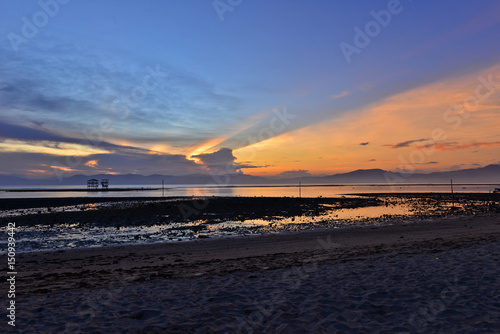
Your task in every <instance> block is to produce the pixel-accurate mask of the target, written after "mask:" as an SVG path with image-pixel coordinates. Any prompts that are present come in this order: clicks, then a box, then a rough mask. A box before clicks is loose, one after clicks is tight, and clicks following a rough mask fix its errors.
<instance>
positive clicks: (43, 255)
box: [0, 214, 500, 333]
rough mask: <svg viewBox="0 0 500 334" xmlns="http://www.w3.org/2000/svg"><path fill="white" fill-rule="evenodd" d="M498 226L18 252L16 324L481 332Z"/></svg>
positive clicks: (491, 318) (493, 311) (422, 226)
mask: <svg viewBox="0 0 500 334" xmlns="http://www.w3.org/2000/svg"><path fill="white" fill-rule="evenodd" d="M499 237H500V215H499V214H488V215H478V216H470V217H449V218H441V219H437V220H435V221H428V222H421V223H413V224H405V225H393V226H381V227H365V228H355V229H347V230H342V229H339V230H322V231H308V232H301V233H284V234H278V235H267V236H253V237H241V238H231V239H207V240H197V241H190V242H182V243H177V244H174V243H172V244H150V245H140V246H139V245H137V246H117V247H102V248H90V249H81V250H65V251H51V252H34V253H23V254H18V255H17V263H18V273H19V274H18V286H17V289H18V298H17V303H18V305H19V306H20V308H22V311H19V313H18V323H19V325H20V327H18V329H21V331H22V329H23V328H24V329H25V332H33V330H34V331H35V332H54V333H55V332H62V333H65V332H67V333H71V332H78V331H80V330H81V332H107V333H121V332H123V333H127V332H143V333H153V332H156V333H162V332H166V333H193V332H200V333H210V332H216V333H234V332H254V333H262V332H270V331H271V332H282V333H302V332H319V333H326V332H336V331H337V332H339V333H340V332H352V331H360V332H379V331H380V332H384V331H385V332H387V331H389V332H400V333H414V332H427V331H428V330H429V329H434V330H432V331H433V332H435V331H445V332H450V331H451V332H457V331H459V330H461V331H462V332H470V331H471V330H473V329H475V330H476V332H485V333H486V332H492V330H493V328H496V327H495V326H497V325H498V319H499V316H500V311H499V306H498V302H497V301H495V300H497V299H496V298H497V297H498V293H497V291H498V283H497V277H498V274H499V266H498V262H497V261H498V260H499V253H500V249H499V247H500V243H499ZM0 260H1V261H2V262H3V263H6V259H5V257H4V256H2V258H1V259H0ZM470 277H473V279H472V280H471V279H470ZM450 286H451V288H450ZM453 287H454V288H453ZM446 289H448V290H446ZM453 289H454V290H453ZM4 299H5V297H4V296H2V303H3V304H4V303H5V301H4ZM394 319H396V320H394ZM461 319H465V320H464V321H465V322H463V323H461V322H460V321H462V320H461ZM403 320H404V321H403ZM459 320H460V321H459ZM433 326H434V327H433ZM435 326H437V327H435Z"/></svg>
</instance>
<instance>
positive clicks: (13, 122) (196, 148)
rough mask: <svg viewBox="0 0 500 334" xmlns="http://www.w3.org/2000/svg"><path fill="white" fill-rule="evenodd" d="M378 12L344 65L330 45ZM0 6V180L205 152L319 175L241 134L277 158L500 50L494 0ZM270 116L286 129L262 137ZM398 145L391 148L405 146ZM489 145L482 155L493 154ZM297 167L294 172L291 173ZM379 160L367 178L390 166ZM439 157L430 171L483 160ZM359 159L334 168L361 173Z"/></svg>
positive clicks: (164, 164) (114, 168)
mask: <svg viewBox="0 0 500 334" xmlns="http://www.w3.org/2000/svg"><path fill="white" fill-rule="evenodd" d="M64 2H66V3H64ZM214 3H215V4H216V5H215V6H214ZM230 3H233V4H236V5H230ZM221 6H222V7H221ZM216 7H217V8H219V12H218V11H217V9H216ZM388 7H389V8H392V10H393V11H394V13H392V14H390V21H387V23H386V24H385V26H382V25H381V24H380V23H379V24H378V27H379V28H378V30H376V31H373V32H372V33H371V34H372V37H370V36H368V37H369V39H370V41H369V43H367V44H368V45H366V46H363V47H358V48H357V49H358V53H353V54H351V55H350V59H349V61H348V59H346V57H345V55H344V53H343V51H342V49H341V47H340V45H341V43H343V42H344V43H347V44H349V45H352V46H356V43H355V40H354V39H355V34H356V33H355V30H354V29H355V28H356V27H359V28H360V29H361V31H363V32H364V33H366V24H369V23H370V22H372V21H374V20H375V18H374V14H373V12H375V13H379V14H376V15H381V17H383V18H384V17H385V19H386V20H387V17H386V16H384V14H383V13H390V11H389V10H388ZM220 8H226V9H228V8H229V9H230V10H226V11H223V12H221V9H220ZM0 11H1V12H2V13H3V19H2V20H1V22H0V32H1V36H2V39H1V41H0V46H1V50H0V60H1V64H2V66H1V67H0V123H1V124H2V126H0V129H3V133H0V140H1V141H2V142H3V145H2V146H0V155H2V156H3V158H2V160H3V161H6V163H3V166H2V169H1V170H0V171H1V172H3V173H14V172H15V173H18V174H23V175H31V176H34V177H46V176H49V175H53V172H54V167H57V166H59V167H58V168H64V172H65V173H67V175H69V174H76V173H86V174H92V173H96V172H115V173H126V172H133V173H142V174H152V173H164V174H183V173H191V172H208V171H210V166H209V165H206V164H205V163H204V162H203V160H200V159H197V158H196V157H195V156H198V155H200V154H205V155H207V154H214V152H216V151H217V150H219V149H222V148H228V149H229V150H224V151H222V153H219V154H217V155H214V157H221V159H222V161H223V162H224V163H227V164H231V166H232V167H235V168H236V170H243V171H244V172H245V173H252V171H254V172H257V170H258V172H259V173H260V174H262V175H265V174H269V173H271V174H272V173H280V172H285V171H287V170H294V169H297V170H299V169H300V170H309V171H311V172H312V173H313V174H314V173H328V166H329V165H330V166H331V165H332V161H331V160H327V161H325V162H324V166H323V167H321V168H316V167H315V168H313V167H311V166H313V165H314V166H317V164H316V162H313V161H312V160H311V159H313V157H312V156H311V157H306V156H304V154H305V153H302V154H301V159H295V158H294V157H293V156H287V158H286V159H284V160H282V161H281V162H280V161H278V160H273V159H272V158H268V157H271V156H272V155H273V154H272V152H271V151H270V152H262V154H257V155H256V154H253V155H252V156H251V157H250V158H249V156H250V154H249V153H248V147H247V148H245V147H243V146H245V145H247V144H248V142H249V141H248V140H247V139H248V138H249V137H253V138H260V139H266V140H265V141H267V142H268V144H270V145H271V144H272V145H271V146H272V150H274V151H273V152H282V151H286V150H285V147H282V148H281V150H280V146H279V143H280V142H285V143H284V144H283V145H287V144H286V141H284V140H283V138H285V137H286V136H299V134H298V133H299V132H300V131H303V130H304V129H311V128H314V127H315V126H318V125H321V124H324V123H327V122H332V121H335V120H339V119H342V118H344V117H346V115H357V114H359V115H361V113H360V111H361V110H363V109H364V108H368V107H370V106H373V105H374V104H377V103H382V101H386V99H388V98H391V97H394V96H397V95H398V94H403V93H405V92H408V91H411V90H412V89H417V88H419V87H426V86H428V85H432V84H433V83H436V82H443V81H446V80H450V82H454V80H455V81H457V82H458V81H460V80H462V79H463V78H464V77H467V76H468V75H469V76H477V75H478V74H479V73H483V72H484V71H485V70H486V69H490V68H492V67H494V66H495V65H497V63H498V59H499V58H498V56H499V53H500V43H498V37H497V36H498V35H499V33H500V25H499V23H500V19H499V18H500V15H499V14H500V4H498V2H496V1H481V2H469V1H437V2H430V1H415V0H414V1H407V0H402V1H400V2H398V1H326V0H324V1H320V0H317V1H307V2H306V1H297V0H292V1H284V0H282V1H272V2H271V1H263V0H261V1H245V0H243V1H232V2H228V1H227V0H221V1H219V2H216V1H215V2H213V1H186V0H183V1H181V0H177V1H159V0H149V1H92V0H89V1H79V0H71V1H61V2H58V1H56V0H50V1H43V0H42V1H40V2H39V1H22V2H13V1H2V2H1V3H0ZM381 11H383V12H381ZM221 18H223V20H221ZM26 22H28V23H26ZM30 25H31V29H30ZM37 25H38V26H37ZM375 26H376V25H375ZM33 28H34V29H35V30H33ZM481 71H483V72H481ZM494 75H497V74H496V73H494ZM460 82H461V81H460ZM457 89H458V88H457ZM494 95H495V94H494ZM495 96H497V95H495ZM495 103H496V102H495ZM283 108H286V110H287V112H288V113H289V114H291V115H293V118H290V122H289V123H287V124H284V125H285V127H283V129H281V127H280V130H279V131H276V130H272V131H268V129H267V131H264V132H262V131H263V129H264V130H266V126H267V124H269V122H270V121H271V120H272V118H273V117H275V111H276V110H283ZM273 110H274V111H273ZM491 112H493V113H497V112H498V109H495V110H493V111H491ZM360 117H362V116H360ZM33 131H38V132H37V135H36V136H35V137H33V133H34V132H33ZM332 131H333V130H332ZM313 132H315V131H313ZM497 132H498V131H497ZM13 133H15V135H14V134H13ZM259 133H261V134H265V135H262V136H260V137H259ZM412 134H413V133H412V131H409V133H408V136H410V137H401V138H395V139H394V140H395V141H396V142H405V141H411V140H415V139H417V138H412V137H411V135H412ZM362 136H363V133H360V134H358V136H357V137H359V141H365V142H370V141H371V140H370V138H361V137H362ZM324 137H325V138H328V131H327V132H325V133H324ZM357 137H356V136H353V141H355V140H356V138H357ZM280 138H281V139H280ZM260 139H257V140H256V142H255V141H254V142H255V145H260V144H261V143H258V142H259V141H260ZM273 140H276V141H275V142H273ZM467 140H468V139H467V138H461V137H457V138H456V140H455V141H456V142H460V143H461V144H465V141H467ZM303 141H304V142H305V143H307V141H308V138H307V137H304V138H303ZM496 141H500V139H499V138H497V137H495V136H494V137H491V138H490V137H488V138H485V139H484V140H483V141H481V142H484V143H490V144H491V143H495V142H496ZM78 143H79V144H78ZM388 144H394V142H392V143H388ZM68 145H79V146H78V147H74V146H72V147H71V148H70V147H68ZM323 145H324V146H323V147H322V149H323V150H325V151H326V150H329V149H332V150H333V149H334V148H335V143H330V145H331V148H330V147H329V146H328V144H323ZM250 146H251V145H250ZM264 146H265V145H264ZM36 147H39V148H40V149H39V151H37V149H36ZM58 149H59V151H57V150H58ZM245 150H247V151H245ZM259 150H260V149H259ZM264 150H265V149H264ZM380 150H382V145H379V146H377V148H372V152H374V153H373V155H374V156H376V155H377V154H378V153H377V152H379V151H380ZM385 150H388V149H387V148H385ZM488 150H489V151H487V152H486V153H484V156H485V157H486V156H487V155H491V154H492V152H494V153H498V147H496V146H495V145H493V146H488ZM491 150H494V151H491ZM339 154H341V152H340V151H339ZM360 154H361V153H360ZM363 154H366V152H365V153H363ZM380 155H384V157H385V153H383V152H382V151H380ZM74 156H76V157H78V158H74V159H73V158H72V157H74ZM222 156H223V157H222ZM253 156H256V157H253ZM68 157H69V158H68ZM263 157H266V158H265V159H264V158H263ZM68 159H69V160H68ZM172 159H173V160H175V161H176V163H171V161H172ZM294 159H295V160H294ZM346 159H348V157H346ZM372 159H373V160H377V159H376V157H375V158H372ZM77 160H78V163H76V162H73V163H68V162H67V161H77ZM296 160H301V161H303V164H302V165H293V166H292V165H290V163H289V162H290V161H296ZM354 160H356V159H354ZM384 160H390V158H387V159H384ZM392 160H394V161H393V162H394V163H392V164H391V163H389V162H384V163H382V162H381V164H380V165H378V166H373V165H370V167H383V168H387V169H395V168H396V167H397V163H396V161H397V160H398V159H397V156H395V157H393V158H392ZM445 160H446V163H443V164H441V165H439V164H437V165H436V164H435V165H436V166H434V168H438V169H439V168H441V169H447V168H448V169H449V168H452V167H456V166H465V167H466V166H472V164H479V165H485V164H487V163H491V162H492V161H489V160H488V159H486V158H484V157H483V158H478V159H477V161H475V160H474V158H468V160H464V161H457V162H456V163H451V161H448V160H449V159H448V158H443V161H445ZM90 161H91V162H90ZM124 161H126V163H125V162H124ZM360 161H361V160H359V161H358V160H356V163H352V164H350V165H349V164H346V165H345V166H343V167H339V168H340V169H341V170H342V168H343V170H344V171H348V170H351V169H356V168H362V167H363V166H362V165H361V162H360ZM54 162H58V164H54ZM308 162H310V164H309V163H308ZM493 162H494V161H493ZM61 166H63V167H61ZM265 166H272V168H269V167H265ZM245 168H248V169H245ZM266 168H267V169H266ZM56 170H57V168H56ZM331 170H332V171H336V170H338V168H337V169H336V168H332V169H331Z"/></svg>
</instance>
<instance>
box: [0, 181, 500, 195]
mask: <svg viewBox="0 0 500 334" xmlns="http://www.w3.org/2000/svg"><path fill="white" fill-rule="evenodd" d="M141 187H143V188H145V189H147V188H153V186H152V185H117V186H115V188H141ZM495 187H498V185H494V184H473V185H470V184H467V185H465V184H464V185H460V184H456V185H454V191H455V192H484V193H488V192H491V191H492V190H493V189H494V188H495ZM75 188H78V186H52V187H50V186H44V187H17V188H15V189H75ZM111 188H113V187H111ZM6 189H14V188H12V187H9V188H7V187H2V188H0V198H41V197H156V196H158V197H161V196H162V190H161V189H160V190H143V191H110V192H102V191H98V192H86V191H63V192H49V191H47V192H44V191H37V192H6V191H5V190H6ZM371 192H373V193H384V192H450V186H449V185H435V184H430V185H387V184H375V185H373V184H371V185H363V184H356V185H338V186H324V185H314V186H308V185H303V186H302V187H301V188H300V195H301V196H302V197H319V196H323V197H336V196H340V195H343V194H355V193H371ZM165 196H166V197H172V196H249V197H253V196H265V197H266V196H277V197H283V196H288V197H298V196H299V187H298V186H297V185H293V186H283V185H279V186H246V185H245V186H232V187H216V186H206V185H175V186H170V187H166V188H165Z"/></svg>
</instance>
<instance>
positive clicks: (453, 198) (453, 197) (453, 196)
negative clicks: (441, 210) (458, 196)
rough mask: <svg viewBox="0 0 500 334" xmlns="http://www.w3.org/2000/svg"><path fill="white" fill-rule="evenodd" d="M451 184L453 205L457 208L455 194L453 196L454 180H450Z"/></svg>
mask: <svg viewBox="0 0 500 334" xmlns="http://www.w3.org/2000/svg"><path fill="white" fill-rule="evenodd" d="M450 183H451V205H452V206H453V207H455V194H453V179H450Z"/></svg>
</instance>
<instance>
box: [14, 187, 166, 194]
mask: <svg viewBox="0 0 500 334" xmlns="http://www.w3.org/2000/svg"><path fill="white" fill-rule="evenodd" d="M147 190H161V188H142V187H141V188H110V189H81V188H73V189H64V188H56V189H50V188H44V189H6V190H4V191H5V192H10V193H14V192H18V193H27V192H57V191H62V192H74V191H80V192H92V193H95V192H109V191H147Z"/></svg>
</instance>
